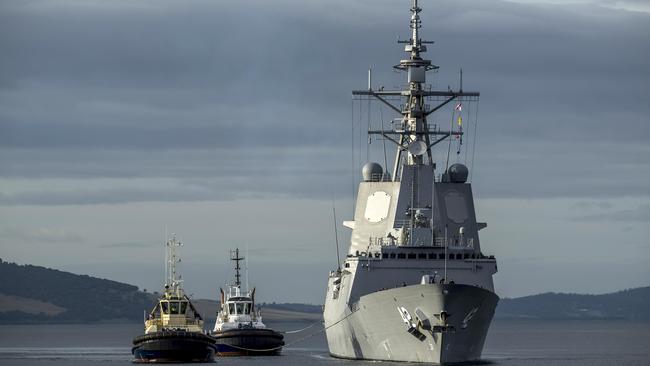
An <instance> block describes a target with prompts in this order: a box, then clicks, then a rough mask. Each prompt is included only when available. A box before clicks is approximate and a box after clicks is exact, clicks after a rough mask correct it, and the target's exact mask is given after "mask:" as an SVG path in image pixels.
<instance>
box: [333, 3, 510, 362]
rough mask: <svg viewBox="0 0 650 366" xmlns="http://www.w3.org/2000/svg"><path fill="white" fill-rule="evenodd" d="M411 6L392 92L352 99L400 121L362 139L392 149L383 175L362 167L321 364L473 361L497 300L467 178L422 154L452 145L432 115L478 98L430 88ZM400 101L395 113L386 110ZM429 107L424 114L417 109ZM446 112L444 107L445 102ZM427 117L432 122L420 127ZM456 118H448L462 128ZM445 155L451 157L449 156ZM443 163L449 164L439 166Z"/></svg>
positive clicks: (461, 169) (458, 167) (459, 167)
mask: <svg viewBox="0 0 650 366" xmlns="http://www.w3.org/2000/svg"><path fill="white" fill-rule="evenodd" d="M421 10H422V9H421V8H420V7H419V6H418V2H417V0H414V1H413V3H412V7H411V13H412V15H411V20H410V28H411V37H410V39H409V40H405V41H399V42H400V43H403V44H404V45H405V48H404V49H405V52H407V53H408V55H409V57H408V58H406V59H403V60H401V61H400V63H399V64H398V65H396V66H395V68H396V69H398V70H402V71H405V72H406V74H407V78H408V85H407V86H406V87H405V88H404V89H402V90H396V91H388V90H383V88H381V89H379V90H373V89H372V85H371V84H370V82H369V85H368V90H360V91H353V95H354V96H357V97H367V98H373V99H376V100H378V101H379V102H382V103H383V105H387V106H389V107H390V108H391V109H392V110H394V111H395V112H396V113H398V114H399V116H400V117H399V118H398V119H397V120H396V121H395V123H393V128H392V129H390V130H384V129H383V128H382V129H381V130H369V131H368V133H369V134H370V135H379V136H381V137H383V138H384V139H386V140H388V141H391V142H393V143H394V144H395V145H396V146H397V151H396V155H395V161H394V165H393V169H392V171H391V172H385V171H384V168H383V167H382V166H381V165H380V164H377V163H368V164H366V165H365V166H364V167H363V171H362V176H363V181H362V182H361V183H360V184H359V189H358V194H357V202H356V206H355V213H354V220H353V221H346V222H344V225H345V226H346V227H348V228H350V229H352V235H351V240H350V248H349V251H348V254H347V256H346V258H345V261H344V262H343V265H342V266H341V267H340V268H338V269H337V270H335V271H332V272H331V273H330V276H329V280H328V288H327V297H326V300H325V309H324V319H325V327H326V334H327V341H328V346H329V350H330V353H331V355H333V356H335V357H341V358H351V359H372V360H393V361H412V362H432V363H446V362H463V361H472V360H477V359H479V358H480V357H481V352H482V349H483V344H484V341H485V337H486V335H487V331H488V327H489V325H490V322H491V320H492V316H493V314H494V309H495V307H496V304H497V302H498V299H499V298H498V296H497V295H496V294H495V293H494V285H493V281H492V275H493V274H494V273H496V271H497V264H496V260H495V258H494V257H492V256H486V255H484V254H483V252H482V251H481V243H480V241H479V235H478V232H479V230H481V229H483V228H485V227H486V226H487V225H486V224H485V223H482V222H477V220H476V215H475V211H474V200H473V196H472V189H471V184H470V183H469V182H468V174H469V170H468V168H467V167H466V166H465V165H463V164H461V163H455V164H452V165H450V166H445V168H444V170H443V171H442V172H441V174H439V175H437V174H436V172H437V171H436V162H435V156H434V154H433V152H432V148H433V147H434V146H435V145H437V144H439V143H440V142H442V141H444V140H446V139H452V138H458V139H461V138H462V136H463V131H462V129H461V128H456V129H455V130H454V129H452V128H450V129H449V130H446V131H445V130H441V129H440V128H438V126H437V125H436V124H432V123H429V122H428V121H427V120H428V119H432V116H431V115H432V114H433V113H435V112H437V111H440V110H442V109H443V107H445V106H448V105H449V104H450V103H452V102H454V104H456V108H457V109H460V108H462V103H465V102H470V101H477V100H478V97H479V93H478V92H468V91H463V90H462V81H461V87H460V88H459V90H456V91H454V90H451V89H448V90H441V91H436V90H431V89H430V88H429V86H428V84H427V83H426V77H427V72H428V71H432V70H436V69H437V68H438V67H437V66H435V65H433V64H432V63H431V61H430V60H427V59H424V58H423V57H422V54H423V53H424V52H426V50H427V48H426V45H427V44H430V43H432V42H428V41H424V40H422V39H421V38H420V35H419V30H420V28H421V21H420V17H419V13H420V12H421ZM395 99H400V102H401V103H402V104H401V105H395V104H393V101H394V100H395ZM431 101H435V102H436V104H435V105H434V106H429V105H428V104H427V103H428V102H431ZM452 106H453V104H452ZM430 116H431V117H430ZM460 124H461V120H460V119H459V120H458V125H459V127H460ZM447 153H449V151H447ZM447 161H448V159H447Z"/></svg>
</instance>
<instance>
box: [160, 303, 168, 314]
mask: <svg viewBox="0 0 650 366" xmlns="http://www.w3.org/2000/svg"><path fill="white" fill-rule="evenodd" d="M160 307H161V308H162V312H163V314H169V303H168V302H167V301H161V302H160Z"/></svg>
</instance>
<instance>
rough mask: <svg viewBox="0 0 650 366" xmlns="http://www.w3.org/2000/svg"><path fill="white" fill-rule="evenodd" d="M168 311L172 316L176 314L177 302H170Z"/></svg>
mask: <svg viewBox="0 0 650 366" xmlns="http://www.w3.org/2000/svg"><path fill="white" fill-rule="evenodd" d="M169 309H170V312H171V313H172V314H178V301H172V302H170V303H169Z"/></svg>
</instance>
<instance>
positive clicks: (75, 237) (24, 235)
mask: <svg viewBox="0 0 650 366" xmlns="http://www.w3.org/2000/svg"><path fill="white" fill-rule="evenodd" d="M0 235H1V236H2V237H8V238H13V239H14V240H19V241H22V242H25V243H30V244H42V243H47V244H78V243H84V242H85V241H86V240H85V239H84V238H83V236H81V235H80V234H78V233H75V232H71V231H69V230H66V229H62V228H56V227H34V228H15V227H10V228H4V229H0Z"/></svg>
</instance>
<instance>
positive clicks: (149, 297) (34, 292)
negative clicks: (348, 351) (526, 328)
mask: <svg viewBox="0 0 650 366" xmlns="http://www.w3.org/2000/svg"><path fill="white" fill-rule="evenodd" d="M158 295H159V294H158V293H156V292H154V293H146V292H143V291H140V290H139V289H138V287H137V286H133V285H130V284H126V283H121V282H117V281H112V280H108V279H100V278H96V277H91V276H88V275H79V274H74V273H70V272H64V271H60V270H56V269H50V268H46V267H40V266H35V265H30V264H24V265H19V264H16V263H9V262H4V261H2V260H1V259H0V324H25V323H27V324H29V323H97V322H140V321H142V317H143V311H145V310H146V311H148V310H149V309H151V307H152V306H153V305H154V304H155V302H156V301H157V298H158ZM192 301H193V302H195V303H197V307H199V308H200V312H201V313H202V315H204V318H206V320H209V319H212V318H214V315H215V314H216V312H217V310H218V306H219V302H218V301H215V300H211V299H193V300H192ZM259 306H260V307H261V308H263V309H264V310H263V311H264V314H263V315H264V318H265V319H266V320H268V321H318V320H320V319H321V316H322V314H321V312H322V308H321V305H310V304H299V303H262V304H259ZM647 309H650V286H647V287H638V288H633V289H626V290H621V291H617V292H613V293H608V294H601V295H589V294H571V293H568V294H567V293H555V292H547V293H542V294H537V295H530V296H524V297H519V298H503V299H501V301H500V302H499V305H498V306H497V310H496V314H495V318H496V319H540V320H541V319H549V320H551V319H555V320H562V319H576V320H581V319H582V320H586V319H624V320H642V321H646V320H650V314H649V312H648V311H647Z"/></svg>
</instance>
